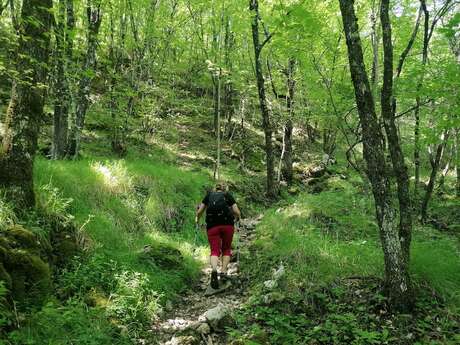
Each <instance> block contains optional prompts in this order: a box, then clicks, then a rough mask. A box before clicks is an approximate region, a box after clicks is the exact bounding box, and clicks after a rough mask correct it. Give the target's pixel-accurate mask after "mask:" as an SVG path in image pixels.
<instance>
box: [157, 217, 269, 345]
mask: <svg viewBox="0 0 460 345" xmlns="http://www.w3.org/2000/svg"><path fill="white" fill-rule="evenodd" d="M261 218H262V216H259V217H257V218H254V219H245V220H242V221H241V223H240V232H239V236H240V255H241V256H244V255H247V252H246V249H247V248H248V244H249V242H250V241H252V239H253V237H254V232H253V231H254V229H255V226H256V225H257V223H259V222H260V220H261ZM236 236H238V235H236ZM234 243H235V241H234ZM210 272H211V271H210V268H209V267H206V268H204V269H203V270H202V277H201V279H200V281H199V283H198V284H197V285H196V286H193V287H191V289H190V291H189V293H188V294H187V295H184V296H183V297H182V299H180V300H179V301H177V303H176V305H175V306H170V308H169V309H170V311H169V312H167V313H166V314H165V315H164V316H163V317H162V318H161V319H160V320H158V321H157V322H156V323H155V324H154V325H153V327H152V328H153V329H152V331H153V332H154V333H156V334H157V335H158V337H159V343H158V344H161V345H198V344H205V345H224V344H227V341H226V334H225V332H224V331H223V327H224V326H225V325H226V324H227V323H228V322H229V320H231V317H230V315H231V314H232V311H234V310H236V309H238V308H240V307H241V306H242V305H243V303H244V301H245V300H246V298H247V297H248V296H247V295H248V292H247V291H246V284H245V283H244V277H243V275H242V274H241V273H240V272H239V267H238V263H236V262H232V263H230V266H229V271H228V273H229V275H230V276H231V278H232V286H231V287H230V288H229V289H227V290H226V291H224V292H221V293H220V294H217V295H214V296H209V297H206V296H205V295H204V294H205V291H206V289H207V287H208V286H209V280H210Z"/></svg>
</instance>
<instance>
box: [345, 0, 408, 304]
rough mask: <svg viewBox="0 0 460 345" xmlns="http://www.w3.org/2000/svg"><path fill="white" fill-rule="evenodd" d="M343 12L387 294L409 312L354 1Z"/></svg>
mask: <svg viewBox="0 0 460 345" xmlns="http://www.w3.org/2000/svg"><path fill="white" fill-rule="evenodd" d="M340 10H341V13H342V19H343V26H344V31H345V36H346V41H347V47H348V59H349V65H350V73H351V77H352V80H353V86H354V90H355V97H356V104H357V107H358V114H359V118H360V123H361V127H362V138H363V152H364V159H365V160H366V162H367V171H366V173H367V176H368V177H369V180H370V182H371V186H372V192H373V195H374V200H375V207H376V219H377V223H378V226H379V230H380V239H381V241H382V247H383V254H384V261H385V287H386V292H387V295H388V297H389V300H390V304H391V306H392V308H394V309H396V310H406V309H409V308H410V307H411V306H412V300H413V298H412V290H411V289H410V284H409V272H408V267H407V265H406V260H405V259H404V254H403V249H402V246H401V242H400V239H399V231H398V227H397V225H396V222H395V218H396V211H395V209H394V206H393V205H392V195H391V187H390V182H389V177H388V172H387V164H386V161H385V153H384V146H383V135H382V132H381V129H380V125H379V122H378V120H377V115H376V112H375V105H374V99H373V97H372V90H371V87H370V84H369V79H368V76H367V72H366V68H365V65H364V58H363V51H362V46H361V39H360V36H359V30H358V23H357V18H356V15H355V10H354V1H349V0H340Z"/></svg>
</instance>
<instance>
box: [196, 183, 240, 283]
mask: <svg viewBox="0 0 460 345" xmlns="http://www.w3.org/2000/svg"><path fill="white" fill-rule="evenodd" d="M205 210H206V229H207V231H208V241H209V245H210V247H211V268H212V272H211V287H212V288H213V289H218V288H219V280H218V277H217V263H218V262H219V256H220V255H221V254H222V268H221V274H220V278H221V281H222V282H224V281H226V280H227V278H228V277H227V269H228V264H229V263H230V257H231V255H232V250H231V247H232V239H233V233H234V231H235V229H234V220H235V218H236V220H237V221H238V220H239V219H240V217H241V212H240V210H239V208H238V205H237V204H236V202H235V199H234V198H233V196H232V195H231V194H230V193H228V192H227V191H226V187H225V185H224V184H223V183H217V184H216V187H215V190H214V191H212V192H209V193H208V194H206V196H205V198H204V199H203V201H202V202H201V204H200V205H199V206H198V208H197V211H196V217H195V223H197V224H198V220H199V219H200V217H201V215H202V214H203V212H204V211H205Z"/></svg>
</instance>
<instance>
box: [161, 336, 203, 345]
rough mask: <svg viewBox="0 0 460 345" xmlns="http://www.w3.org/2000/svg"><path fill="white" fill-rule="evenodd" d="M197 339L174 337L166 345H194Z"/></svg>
mask: <svg viewBox="0 0 460 345" xmlns="http://www.w3.org/2000/svg"><path fill="white" fill-rule="evenodd" d="M195 343H196V339H195V338H194V337H192V336H181V337H172V338H171V340H170V341H168V342H167V343H165V345H193V344H195Z"/></svg>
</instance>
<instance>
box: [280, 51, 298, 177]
mask: <svg viewBox="0 0 460 345" xmlns="http://www.w3.org/2000/svg"><path fill="white" fill-rule="evenodd" d="M295 65H296V61H295V59H293V58H290V59H289V63H288V68H287V71H286V72H287V73H286V77H287V89H288V93H287V97H286V107H287V111H288V120H287V121H286V124H285V126H284V155H283V176H284V178H285V180H286V182H287V183H288V184H290V183H291V182H292V178H293V172H292V130H293V123H292V115H293V112H294V95H295V85H296V81H295V78H294V73H295Z"/></svg>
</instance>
